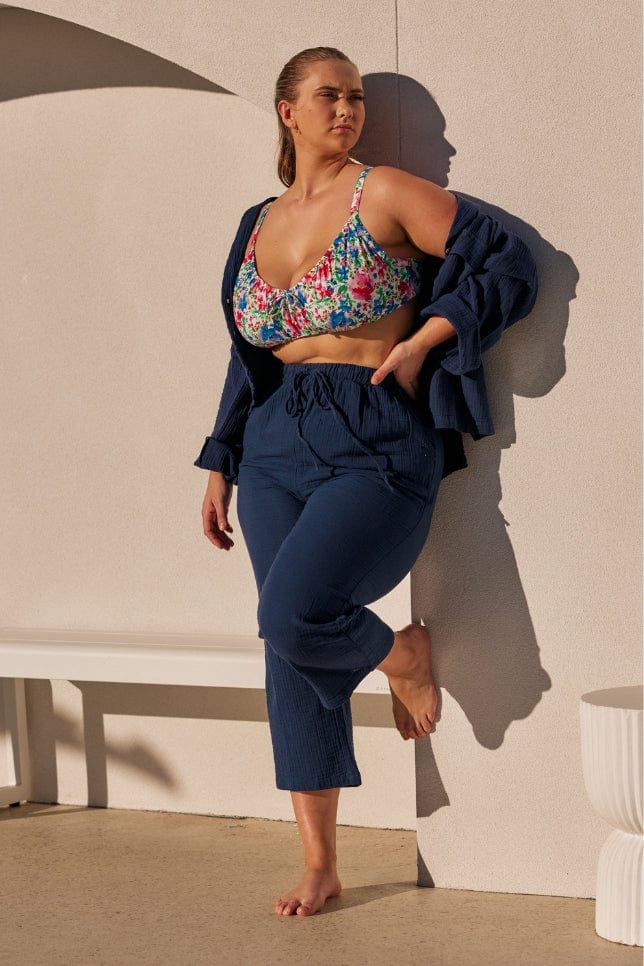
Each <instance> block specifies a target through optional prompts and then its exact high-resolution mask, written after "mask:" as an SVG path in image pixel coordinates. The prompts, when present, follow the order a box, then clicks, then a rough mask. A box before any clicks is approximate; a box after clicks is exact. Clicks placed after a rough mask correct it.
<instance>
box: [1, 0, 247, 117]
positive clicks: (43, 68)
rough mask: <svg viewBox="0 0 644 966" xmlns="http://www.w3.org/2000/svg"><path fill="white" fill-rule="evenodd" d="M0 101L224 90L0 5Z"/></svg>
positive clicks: (150, 57) (96, 36) (76, 28)
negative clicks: (104, 92) (103, 90)
mask: <svg viewBox="0 0 644 966" xmlns="http://www.w3.org/2000/svg"><path fill="white" fill-rule="evenodd" d="M0 22H1V23H2V30H0V64H2V69H1V71H0V102H1V101H10V100H14V99H16V98H20V97H32V96H33V95H35V94H53V93H59V92H61V91H70V90H90V89H93V88H99V87H172V88H183V89H187V90H195V91H210V92H212V93H216V94H230V93H232V92H231V91H227V90H225V89H224V88H223V87H219V86H218V85H217V84H213V83H212V81H209V80H207V79H206V78H205V77H202V76H200V75H199V74H195V73H193V72H192V71H190V70H186V68H185V67H180V66H179V65H178V64H175V63H172V61H168V60H165V59H164V58H163V57H159V56H157V55H156V54H151V53H150V52H149V51H147V50H143V49H142V48H141V47H136V46H134V45H133V44H128V43H126V42H125V41H123V40H117V39H116V38H115V37H109V36H108V35H107V34H102V33H99V32H98V31H96V30H90V29H89V28H88V27H83V26H80V25H79V24H75V23H70V21H68V20H60V19H58V18H57V17H50V16H48V15H47V14H43V13H35V12H34V11H31V10H22V9H20V8H19V7H9V6H4V7H3V6H0Z"/></svg>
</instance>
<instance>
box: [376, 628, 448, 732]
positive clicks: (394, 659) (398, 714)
mask: <svg viewBox="0 0 644 966" xmlns="http://www.w3.org/2000/svg"><path fill="white" fill-rule="evenodd" d="M395 644H396V647H395V649H394V648H392V650H391V651H390V653H389V654H388V655H387V657H386V658H385V660H384V661H383V662H382V663H381V664H379V665H378V667H379V668H380V670H382V671H383V672H384V673H385V674H386V675H387V679H388V680H389V690H390V691H391V699H392V706H393V713H394V721H395V722H396V727H397V728H398V731H399V732H400V734H401V735H402V736H403V738H404V739H405V740H407V739H408V738H424V737H425V736H426V735H428V734H429V733H430V732H431V731H433V730H435V724H434V722H435V721H436V712H437V708H438V692H437V690H436V687H435V685H434V680H433V678H432V670H431V649H430V639H429V632H428V631H427V628H426V627H423V626H422V624H407V626H406V627H404V628H403V629H402V630H401V631H398V632H397V633H396V638H395ZM383 665H384V666H383ZM392 671H395V674H394V673H391V672H392Z"/></svg>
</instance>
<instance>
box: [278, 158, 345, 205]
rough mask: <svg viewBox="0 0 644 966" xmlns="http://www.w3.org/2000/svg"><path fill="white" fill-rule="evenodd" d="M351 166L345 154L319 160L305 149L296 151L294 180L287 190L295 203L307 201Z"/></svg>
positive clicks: (327, 186) (324, 189) (322, 190)
mask: <svg viewBox="0 0 644 966" xmlns="http://www.w3.org/2000/svg"><path fill="white" fill-rule="evenodd" d="M348 164H352V162H351V160H350V158H349V156H348V155H347V154H342V155H340V156H335V157H327V158H321V157H320V156H319V154H315V155H314V154H310V153H309V152H307V150H306V148H301V149H300V150H298V151H297V160H296V165H295V180H294V181H293V184H292V185H291V186H290V188H289V189H288V193H289V195H290V196H291V199H292V200H293V201H295V202H298V201H308V200H309V199H310V198H314V197H315V196H316V195H318V194H321V193H322V192H324V191H326V189H327V188H329V187H330V186H331V185H332V184H333V182H334V181H335V179H336V178H337V176H338V175H339V174H340V172H341V171H342V169H343V168H345V167H346V166H347V165H348Z"/></svg>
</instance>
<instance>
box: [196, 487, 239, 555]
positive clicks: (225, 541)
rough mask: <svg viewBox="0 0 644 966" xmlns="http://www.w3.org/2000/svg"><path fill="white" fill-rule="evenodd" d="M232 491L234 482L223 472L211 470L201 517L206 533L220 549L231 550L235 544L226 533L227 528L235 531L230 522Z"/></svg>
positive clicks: (229, 530) (229, 531) (230, 531)
mask: <svg viewBox="0 0 644 966" xmlns="http://www.w3.org/2000/svg"><path fill="white" fill-rule="evenodd" d="M232 492H233V484H232V483H231V482H230V481H229V480H227V479H226V478H225V476H224V475H223V474H222V473H219V472H217V471H216V470H211V471H210V474H209V479H208V486H207V487H206V495H205V496H204V499H203V504H202V507H201V518H202V520H203V532H204V534H205V535H206V536H207V537H208V539H209V540H210V542H211V543H212V544H214V546H215V547H218V548H219V549H220V550H230V548H231V547H234V546H235V544H234V542H233V541H232V540H231V539H230V537H229V536H228V534H227V533H224V531H225V530H227V531H228V533H232V532H233V528H232V527H231V525H230V523H229V522H228V507H229V505H230V498H231V496H232Z"/></svg>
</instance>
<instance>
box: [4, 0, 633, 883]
mask: <svg viewBox="0 0 644 966" xmlns="http://www.w3.org/2000/svg"><path fill="white" fill-rule="evenodd" d="M29 6H30V8H31V10H29V11H28V10H21V9H17V8H6V9H0V25H1V26H2V30H1V31H0V36H1V37H2V40H1V41H0V44H1V45H2V49H3V51H4V52H5V54H6V56H5V57H4V58H3V60H4V63H5V64H7V65H8V66H7V67H5V68H4V70H3V72H2V74H1V75H0V77H1V78H2V86H3V89H4V91H5V93H4V97H3V100H2V104H1V109H2V113H3V122H4V123H3V130H4V131H5V132H6V143H7V144H8V145H9V150H8V151H7V150H5V151H4V152H3V153H2V155H1V158H2V160H1V161H0V164H1V165H2V169H1V173H2V178H1V181H0V183H1V184H2V193H3V199H2V204H3V211H4V213H5V238H6V239H7V240H8V239H11V243H10V244H8V245H7V251H6V254H5V259H4V265H5V271H4V273H3V281H2V296H1V299H2V305H1V311H2V320H3V321H2V334H3V340H4V342H5V346H6V348H5V353H4V355H5V360H6V374H5V378H4V379H3V390H2V391H3V398H2V403H3V405H2V412H3V417H4V418H3V426H2V429H3V434H4V435H3V438H4V447H3V455H4V457H5V472H4V474H3V480H4V484H5V485H4V486H3V490H2V496H1V499H2V502H3V507H2V509H3V511H4V512H3V521H4V527H3V542H4V543H3V557H4V559H5V560H8V561H10V563H11V567H10V569H9V572H8V573H7V574H6V579H5V580H4V582H3V583H4V586H3V590H2V602H1V607H2V611H1V616H0V620H1V621H2V623H3V624H5V625H9V626H20V627H25V626H41V627H88V626H91V627H96V628H99V629H119V628H129V629H132V630H149V631H154V630H159V631H181V630H185V631H210V630H213V629H222V628H223V629H226V628H230V629H231V630H232V629H235V630H248V628H249V623H252V621H253V620H254V613H255V605H256V599H255V592H254V584H253V579H252V571H251V567H250V563H249V560H248V557H247V554H246V551H245V548H244V546H243V543H242V541H241V536H240V533H239V527H238V526H237V525H236V517H235V514H234V507H233V526H234V527H235V530H236V534H237V543H236V546H235V548H234V550H233V551H232V552H231V553H230V554H223V553H221V554H220V553H218V552H217V551H215V550H214V548H212V547H211V546H210V544H208V543H207V541H206V540H205V538H204V537H203V535H202V534H201V529H200V519H199V509H200V504H201V499H202V496H203V489H204V487H205V482H206V474H205V473H204V471H202V470H199V469H197V468H195V467H193V466H192V460H193V459H194V458H195V456H196V454H197V452H198V450H199V448H200V446H201V442H202V439H203V436H204V435H206V434H207V433H208V432H209V431H210V428H211V425H212V417H213V416H214V411H215V407H216V402H217V400H218V395H219V392H220V388H221V384H222V381H223V375H224V371H225V365H226V357H227V351H228V348H227V334H226V332H225V326H224V323H223V319H222V317H221V312H220V309H219V285H220V276H221V270H222V267H223V261H224V259H225V256H226V253H227V251H228V247H229V244H230V241H231V237H232V234H233V232H234V230H235V228H236V225H237V221H238V218H239V215H240V213H241V211H242V210H243V209H244V208H245V207H247V206H248V205H249V204H251V203H252V202H254V201H258V200H261V199H262V198H263V197H265V196H266V195H268V194H271V193H276V192H278V191H279V190H281V189H280V187H279V185H278V182H277V181H276V179H275V176H274V174H273V157H274V143H275V142H274V132H275V122H274V119H273V116H272V114H271V113H270V101H271V98H270V92H271V89H272V85H273V83H274V79H275V76H276V74H277V72H278V71H279V68H280V67H281V65H282V64H283V63H284V61H285V60H286V59H287V58H288V57H289V56H290V55H291V54H292V53H293V52H295V51H296V50H298V49H300V48H301V47H304V46H311V45H313V44H318V43H327V44H332V45H336V46H339V47H341V48H344V49H346V50H347V52H348V53H349V54H350V56H353V57H354V58H355V59H356V60H357V62H358V65H359V67H360V68H361V70H362V71H363V74H365V75H369V76H368V77H367V78H366V79H367V81H368V82H369V83H370V85H371V89H372V91H373V92H374V93H378V95H379V96H378V97H372V98H371V104H374V102H375V106H374V107H372V114H371V119H370V130H369V132H368V134H367V136H366V137H365V139H364V140H363V144H362V145H361V146H359V151H358V150H356V151H354V156H356V157H359V158H360V159H361V160H365V161H368V162H374V161H375V162H377V161H384V160H391V161H394V163H396V162H397V161H400V162H401V163H402V165H403V166H404V167H406V168H408V169H409V170H414V171H416V172H417V173H419V174H423V175H424V176H426V177H431V178H432V179H433V180H435V181H436V182H437V183H439V184H442V185H447V184H449V186H450V187H452V188H454V189H456V190H459V191H462V192H463V193H465V194H466V195H467V196H469V197H471V198H473V199H474V200H476V201H479V202H480V203H481V205H482V206H483V207H485V209H486V210H489V211H490V212H492V213H493V214H496V215H498V216H499V217H502V219H503V220H504V221H505V222H506V223H507V224H508V226H509V227H513V228H514V229H515V230H516V231H517V232H519V233H520V234H521V236H522V237H524V238H525V239H526V241H527V242H528V243H529V244H530V245H531V247H532V250H533V251H534V253H535V255H536V257H537V259H538V262H539V269H540V277H541V291H540V296H539V300H538V303H537V306H536V307H535V310H534V311H533V313H532V314H531V316H530V318H529V319H527V320H525V321H523V322H520V323H518V325H517V326H516V327H515V328H514V329H513V330H511V331H510V332H508V333H507V334H506V336H505V337H504V339H503V340H502V342H501V343H500V344H499V345H498V346H496V347H495V348H494V349H492V350H491V351H490V352H489V353H488V354H487V356H486V358H485V365H486V373H487V377H488V385H489V390H490V399H491V405H492V410H493V414H494V419H495V424H496V429H497V433H496V435H495V436H493V437H491V438H488V439H486V440H481V441H479V442H477V443H473V442H472V441H471V440H467V441H466V446H467V450H468V456H469V458H470V467H469V468H468V470H466V471H464V472H460V473H458V474H455V475H454V476H451V477H449V478H448V479H447V480H445V482H444V483H443V486H442V488H441V492H440V495H439V503H438V507H437V511H436V516H435V523H434V526H433V528H432V532H431V534H430V538H429V540H428V544H427V547H426V549H425V551H424V552H423V554H422V556H421V558H420V560H419V562H418V564H417V566H416V567H415V568H414V571H413V574H412V582H411V586H412V609H413V613H414V617H415V619H420V618H421V617H422V618H423V619H424V620H425V621H426V622H427V624H428V625H429V626H430V629H431V630H432V631H433V637H434V642H435V643H434V653H435V661H436V673H437V677H438V682H439V684H440V686H441V691H442V697H443V708H442V718H441V721H440V722H439V725H438V730H437V733H436V735H435V736H434V737H432V739H431V741H430V742H422V743H417V744H416V745H415V746H414V744H413V743H412V742H402V740H401V739H400V738H399V736H398V733H397V732H396V731H395V729H394V728H393V723H392V722H391V720H390V712H389V707H388V700H387V699H386V698H384V697H383V698H381V697H378V696H370V695H356V696H355V697H354V701H353V706H354V720H355V725H356V727H355V737H356V751H357V755H358V760H359V763H360V767H361V770H362V773H363V781H364V784H363V786H362V787H361V788H358V789H346V790H344V791H343V793H342V796H341V806H340V816H339V820H340V821H341V822H345V823H348V824H364V825H381V826H385V827H386V826H392V827H406V828H413V827H415V825H416V821H417V822H418V829H419V856H420V862H419V865H420V874H421V881H422V882H424V883H425V884H428V883H430V882H431V881H434V882H435V883H436V884H437V885H440V886H451V887H462V888H470V889H483V890H485V889H490V890H495V891H508V892H530V893H543V894H558V895H575V896H590V895H593V894H594V893H593V889H594V870H595V860H596V855H597V852H598V849H599V847H600V844H601V842H602V841H603V839H604V838H605V835H606V834H607V831H608V829H607V827H606V826H605V825H604V823H603V822H601V820H600V819H598V818H597V817H596V816H595V814H594V812H593V810H592V808H591V807H590V805H589V803H588V802H587V799H586V796H585V792H584V789H583V783H582V777H581V763H580V755H579V740H578V738H579V736H578V702H579V695H580V694H581V693H583V692H584V691H586V690H589V689H591V688H596V687H606V686H609V685H614V684H627V683H633V682H635V681H637V680H639V679H640V676H641V671H640V639H641V626H640V614H641V591H640V577H639V574H640V563H639V562H640V554H639V550H640V544H639V536H640V532H641V525H640V520H641V515H640V514H641V511H640V503H639V490H638V486H637V483H638V478H639V476H640V467H641V460H640V451H641V447H640V440H641V424H640V409H641V406H640V388H641V370H640V359H641V353H640V330H641V309H640V302H639V293H640V284H641V275H640V263H641V248H640V226H639V221H638V217H639V216H638V213H639V211H640V204H641V185H640V130H639V102H638V98H639V93H638V92H639V76H640V59H639V58H640V54H639V42H638V37H639V32H640V23H639V16H640V14H639V4H636V3H635V2H630V0H621V2H619V3H618V4H616V5H613V6H612V7H611V8H610V9H608V8H605V6H604V5H603V4H599V3H598V2H592V3H590V4H589V3H587V2H585V3H581V2H578V3H576V4H575V3H572V4H571V3H569V2H568V3H564V2H563V0H556V2H545V0H541V2H536V3H531V4H528V3H517V2H510V0H508V2H501V0H497V2H492V3H487V4H480V3H478V2H477V3H475V2H473V0H460V2H459V0H452V2H450V3H449V4H446V3H435V4H426V3H423V4H420V3H417V2H415V0H399V2H398V4H397V5H396V4H394V3H393V2H391V0H389V2H385V0H383V2H380V3H376V4H374V3H372V2H370V3H367V2H366V0H360V2H358V3H357V4H352V5H351V8H350V9H351V15H350V18H349V17H348V14H347V8H346V6H345V5H341V4H338V5H336V8H334V10H333V11H332V14H333V15H331V14H330V13H329V7H328V5H327V6H325V7H324V9H323V10H322V9H318V7H317V6H316V5H313V4H311V5H305V13H306V16H305V17H302V16H301V15H300V16H299V17H294V16H293V7H292V5H288V6H287V5H286V4H272V5H271V9H270V11H268V10H266V9H265V8H264V7H262V6H261V5H255V4H253V5H246V6H245V7H241V8H240V7H239V5H235V6H233V5H232V4H218V5H212V4H205V3H199V2H196V0H195V2H191V3H185V2H183V3H174V4H172V3H165V4H163V5H157V4H152V3H149V2H148V3H146V2H139V3H137V4H136V5H131V4H126V3H124V2H123V3H111V4H109V5H100V4H90V3H83V2H63V0H60V2H50V3H37V4H30V5H29ZM133 8H134V9H133ZM396 10H397V17H396ZM32 11H40V13H35V12H32ZM40 14H49V15H51V16H42V15H40ZM52 18H61V19H52ZM280 23H284V24H288V32H286V31H282V32H279V31H277V30H276V27H275V25H276V24H280ZM356 23H359V24H360V31H359V34H357V33H356V30H355V24H356ZM79 25H81V26H79ZM347 38H349V39H347ZM351 38H354V40H355V41H356V42H357V46H356V47H352V46H351ZM130 45H132V46H130ZM396 70H398V72H399V88H398V91H399V95H400V99H401V103H402V105H403V108H404V109H403V113H402V117H401V123H400V134H401V139H400V147H399V144H398V123H397V120H396V119H397V114H396V103H397V100H398V96H399V95H398V92H397V91H396V89H395V85H394V84H393V83H392V77H395V73H396ZM190 72H193V73H190ZM386 74H389V76H388V77H387V76H384V75H386ZM374 75H377V76H374ZM222 88H223V89H225V90H222ZM226 90H227V91H230V92H232V93H226V92H225V91H226ZM379 104H380V105H381V120H380V121H379V123H377V124H374V123H373V120H372V118H373V111H374V109H375V110H378V105H379ZM28 694H29V715H30V728H31V735H32V741H33V747H34V766H35V771H36V774H37V775H38V784H37V788H36V791H37V795H38V797H41V798H42V800H58V801H61V802H78V803H81V804H82V803H87V802H88V801H90V803H94V804H105V803H106V804H109V805H110V806H112V807H133V808H149V809H167V810H178V811H189V812H207V813H214V814H242V815H265V816H267V817H278V818H290V817H291V811H290V801H289V796H288V793H287V792H283V791H278V790H276V789H275V788H274V782H273V774H272V758H271V754H270V743H269V736H268V725H267V723H266V716H265V709H264V704H263V694H262V692H253V691H228V690H225V689H216V690H209V689H197V688H157V687H140V686H123V685H107V684H106V685H98V684H92V685H89V684H83V683H81V682H74V683H70V682H52V684H51V685H50V684H49V683H47V682H32V683H30V684H29V686H28ZM85 753H87V761H88V762H89V765H87V764H86V759H85ZM414 759H415V760H414ZM204 761H205V762H207V767H206V769H204V767H203V763H204ZM414 772H415V774H416V782H414ZM384 791H386V794H385V793H384ZM416 816H418V819H416Z"/></svg>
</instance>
